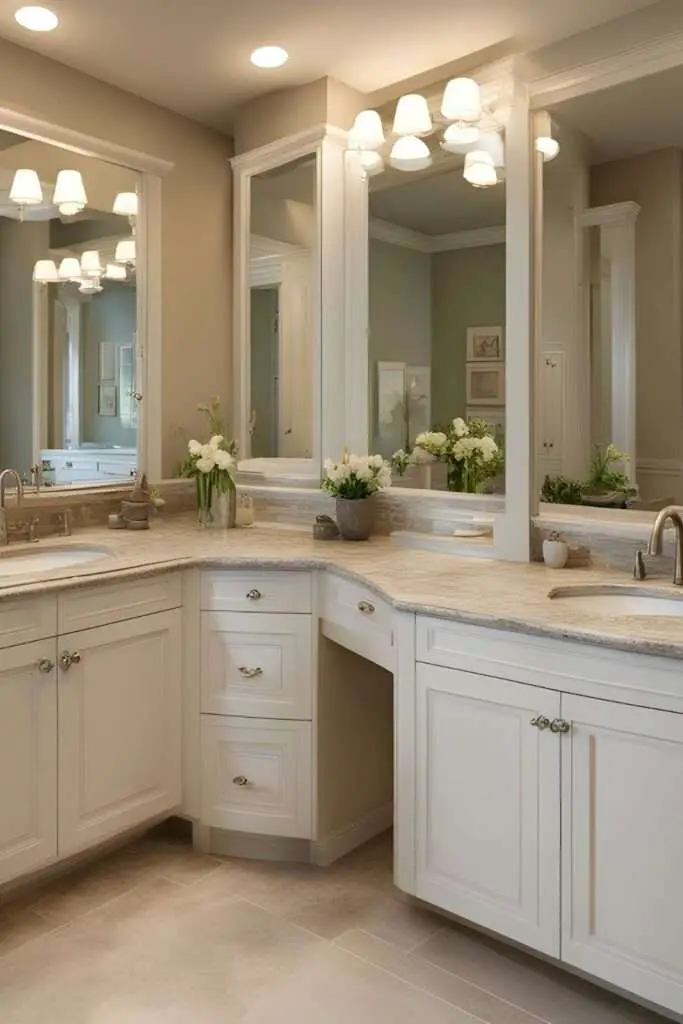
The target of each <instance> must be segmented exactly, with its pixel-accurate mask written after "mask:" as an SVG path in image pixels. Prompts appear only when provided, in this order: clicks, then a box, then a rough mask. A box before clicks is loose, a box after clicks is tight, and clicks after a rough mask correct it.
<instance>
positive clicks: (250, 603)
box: [202, 572, 311, 612]
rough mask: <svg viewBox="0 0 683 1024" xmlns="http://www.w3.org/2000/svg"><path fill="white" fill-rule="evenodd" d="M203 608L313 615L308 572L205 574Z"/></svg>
mask: <svg viewBox="0 0 683 1024" xmlns="http://www.w3.org/2000/svg"><path fill="white" fill-rule="evenodd" d="M202 608H203V609H206V610H207V611H217V612H310V610H311V574H310V573H308V572H251V573H245V572H205V573H204V574H203V576H202Z"/></svg>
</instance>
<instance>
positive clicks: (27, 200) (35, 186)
mask: <svg viewBox="0 0 683 1024" xmlns="http://www.w3.org/2000/svg"><path fill="white" fill-rule="evenodd" d="M9 197H10V199H11V200H12V202H13V203H16V204H17V206H18V207H19V209H20V210H23V208H24V207H25V206H38V205H40V203H42V201H43V188H42V185H41V184H40V178H39V177H38V174H37V173H36V171H32V170H31V169H30V168H29V167H20V168H19V170H18V171H15V172H14V178H13V179H12V186H11V188H10V190H9Z"/></svg>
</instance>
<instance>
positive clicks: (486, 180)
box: [463, 149, 498, 188]
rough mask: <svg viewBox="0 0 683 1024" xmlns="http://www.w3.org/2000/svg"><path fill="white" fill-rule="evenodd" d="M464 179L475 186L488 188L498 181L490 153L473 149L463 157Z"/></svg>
mask: <svg viewBox="0 0 683 1024" xmlns="http://www.w3.org/2000/svg"><path fill="white" fill-rule="evenodd" d="M463 177H464V179H465V181H467V182H469V183H470V185H473V186H474V187H475V188H489V187H490V186H491V185H496V184H497V183H498V176H497V174H496V168H495V166H494V163H493V157H492V156H491V154H490V153H486V152H484V150H481V149H475V150H473V151H472V152H471V153H468V154H467V156H466V157H465V170H464V171H463Z"/></svg>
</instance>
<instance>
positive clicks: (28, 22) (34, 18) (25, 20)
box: [14, 7, 59, 32]
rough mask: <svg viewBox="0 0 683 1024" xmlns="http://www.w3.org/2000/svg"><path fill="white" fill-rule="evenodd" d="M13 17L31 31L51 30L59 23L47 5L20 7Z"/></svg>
mask: <svg viewBox="0 0 683 1024" xmlns="http://www.w3.org/2000/svg"><path fill="white" fill-rule="evenodd" d="M14 19H15V21H18V22H19V24H20V25H21V27H22V28H27V29H29V31H31V32H52V30H53V29H55V28H57V25H59V18H58V17H57V15H56V14H55V13H54V11H50V10H48V8H47V7H20V8H19V10H18V11H17V12H16V14H15V15H14Z"/></svg>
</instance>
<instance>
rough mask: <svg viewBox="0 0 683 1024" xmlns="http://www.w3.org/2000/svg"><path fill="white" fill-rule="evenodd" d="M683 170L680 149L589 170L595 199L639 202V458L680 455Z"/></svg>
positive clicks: (682, 424)
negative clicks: (682, 190)
mask: <svg viewBox="0 0 683 1024" xmlns="http://www.w3.org/2000/svg"><path fill="white" fill-rule="evenodd" d="M681 175H682V154H681V151H680V150H678V149H664V150H658V151H657V152H654V153H646V154H644V155H642V156H637V157H631V158H629V159H626V160H615V161H612V162H611V163H606V164H601V165H600V166H598V167H593V168H592V169H591V205H593V206H603V205H606V204H609V203H621V202H626V201H633V202H636V203H639V204H640V206H641V207H642V209H641V212H640V214H639V216H638V221H637V224H636V303H637V315H636V329H637V334H636V363H637V375H636V381H637V385H636V386H637V393H636V449H637V451H636V454H637V457H638V458H639V459H674V460H678V461H680V460H681V458H682V457H683V361H682V350H681V347H682V337H681V275H682V273H683V263H682V261H681ZM645 483H646V481H645V480H643V481H642V482H641V485H644V484H645Z"/></svg>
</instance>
